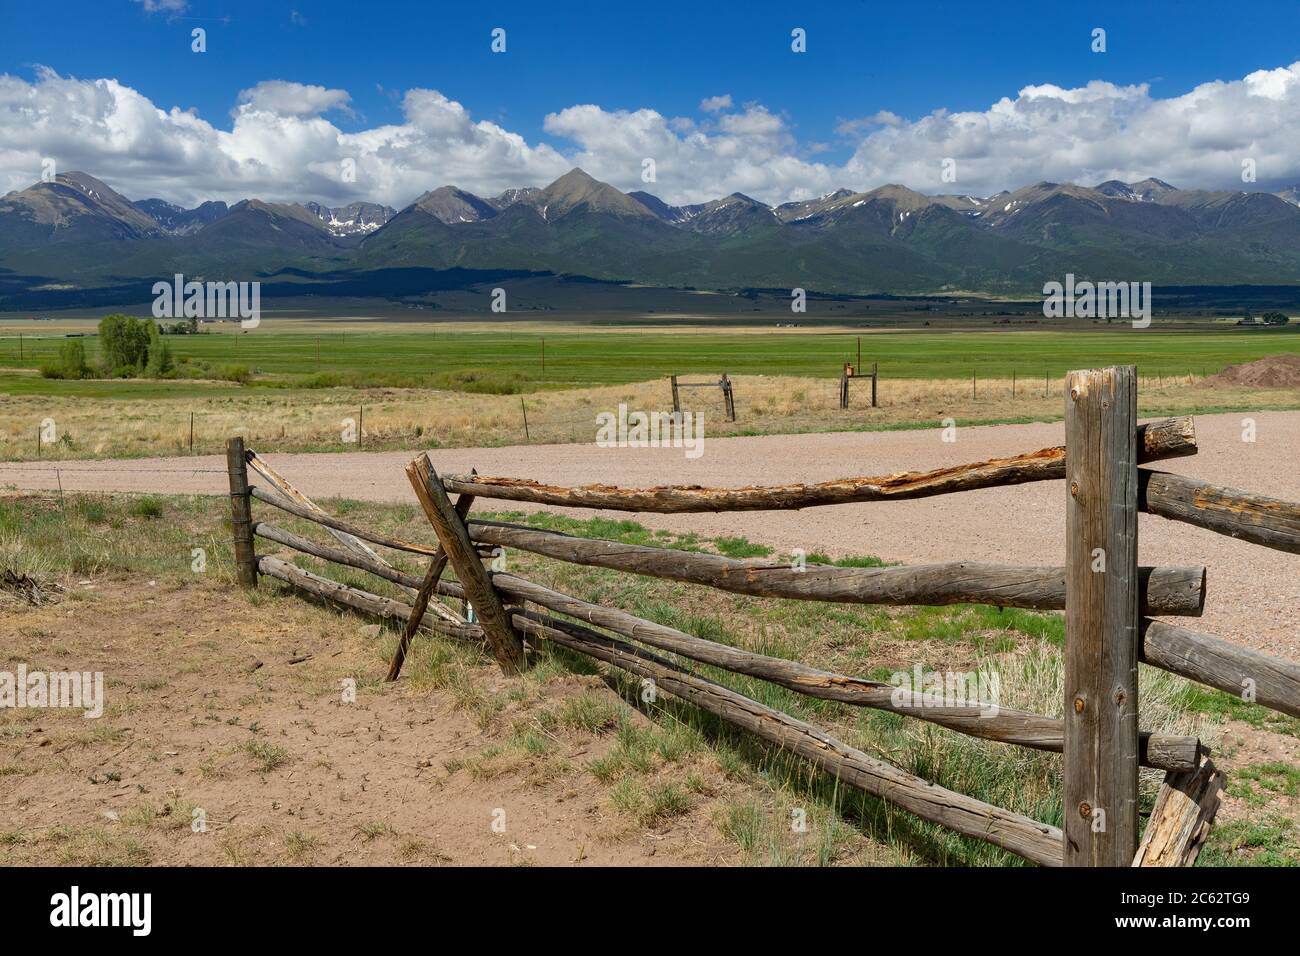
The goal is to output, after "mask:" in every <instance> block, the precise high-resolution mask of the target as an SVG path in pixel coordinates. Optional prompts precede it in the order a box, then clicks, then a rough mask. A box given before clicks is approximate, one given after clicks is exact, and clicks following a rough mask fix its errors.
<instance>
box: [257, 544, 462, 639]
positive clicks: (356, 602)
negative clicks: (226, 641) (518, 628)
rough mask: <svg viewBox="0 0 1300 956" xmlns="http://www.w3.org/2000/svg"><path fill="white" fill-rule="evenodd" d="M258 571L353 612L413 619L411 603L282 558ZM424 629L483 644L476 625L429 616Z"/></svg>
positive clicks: (262, 562) (266, 560)
mask: <svg viewBox="0 0 1300 956" xmlns="http://www.w3.org/2000/svg"><path fill="white" fill-rule="evenodd" d="M257 568H258V570H259V571H260V572H261V573H262V574H265V575H268V576H270V577H273V578H278V579H279V580H281V581H284V582H286V583H287V584H292V585H293V586H294V587H296V588H299V589H300V590H303V591H306V592H307V593H308V594H313V595H315V596H316V597H319V598H322V599H324V600H326V601H331V602H333V603H334V604H338V605H342V606H343V607H347V608H351V609H352V610H354V611H360V612H362V613H364V614H370V615H373V616H375V617H378V618H382V619H383V620H396V621H405V620H407V619H408V618H409V617H410V616H411V606H410V605H409V604H403V603H402V602H401V601H394V600H393V599H392V598H386V597H381V596H380V595H378V594H371V593H370V592H369V591H362V590H361V589H360V588H354V587H349V586H348V585H346V584H340V583H339V582H338V581H331V580H330V579H329V578H324V577H321V576H320V575H319V574H312V573H311V572H310V571H304V570H303V569H302V568H299V567H296V566H295V565H292V564H290V563H289V562H287V561H281V560H280V559H279V558H272V557H269V556H263V557H260V558H258V561H257ZM422 626H424V627H426V628H428V629H429V630H431V631H435V632H437V633H439V634H446V635H447V636H449V637H456V638H460V639H462V640H469V641H482V639H483V630H482V628H480V627H477V626H476V625H474V624H452V623H450V622H448V621H444V620H442V619H440V618H437V617H434V616H432V615H428V614H426V615H425V617H424V621H423V622H422Z"/></svg>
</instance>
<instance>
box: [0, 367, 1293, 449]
mask: <svg viewBox="0 0 1300 956" xmlns="http://www.w3.org/2000/svg"><path fill="white" fill-rule="evenodd" d="M732 380H733V382H734V384H735V395H736V407H737V416H738V419H739V420H738V421H737V422H734V423H728V422H725V421H723V411H722V398H721V394H720V393H719V392H717V391H715V390H712V389H697V390H692V391H690V392H684V393H683V395H684V396H685V400H686V401H687V402H688V403H689V404H688V405H687V406H686V408H687V409H688V410H691V411H697V412H701V413H702V414H703V415H704V423H705V429H706V434H708V435H712V436H719V435H738V434H756V433H757V434H766V433H790V432H803V431H834V430H841V429H846V430H852V429H875V428H890V427H909V426H929V425H935V424H937V423H939V422H942V421H943V420H944V419H946V418H953V419H956V420H957V421H959V422H963V423H967V422H997V421H1043V420H1053V419H1057V418H1059V417H1060V415H1061V393H1060V389H1061V383H1060V381H1058V380H1052V381H1050V382H1048V383H1046V384H1047V389H1046V394H1045V388H1044V385H1045V383H1044V382H1043V381H1042V380H1041V379H1039V380H1025V379H1021V380H1019V381H1017V382H1016V383H1015V394H1014V396H1013V394H1012V382H1011V381H1010V380H1009V379H1007V380H997V379H990V380H985V381H979V382H977V383H976V387H975V394H974V396H973V397H972V393H971V382H970V380H969V379H962V380H944V379H891V378H886V379H882V380H881V383H880V391H879V400H880V407H879V408H876V409H871V408H870V407H869V405H870V388H871V386H870V381H869V380H868V379H858V380H855V381H854V382H853V383H852V386H851V390H850V407H849V408H848V409H847V410H841V409H840V408H839V407H838V404H839V401H838V392H839V382H838V380H835V379H827V378H804V377H794V376H769V375H740V376H734V377H733V379H732ZM1140 394H1141V401H1142V409H1141V410H1142V411H1143V413H1145V414H1157V413H1166V412H1187V413H1193V412H1198V411H1201V412H1203V411H1206V410H1210V409H1216V408H1217V409H1234V408H1242V409H1247V408H1252V409H1256V410H1258V409H1259V408H1261V407H1297V406H1300V389H1248V388H1211V387H1206V386H1203V385H1202V384H1201V383H1200V381H1199V380H1193V378H1192V377H1191V376H1183V377H1181V378H1178V379H1170V378H1164V379H1159V380H1157V379H1151V380H1146V379H1144V380H1143V382H1142V385H1141V392H1140ZM522 403H523V406H526V408H527V415H528V432H527V440H528V441H531V442H533V443H537V444H541V443H563V442H587V441H591V440H593V438H594V436H595V434H596V429H597V424H596V416H597V415H598V414H599V413H601V412H615V411H617V409H618V406H619V404H621V403H625V404H626V405H627V406H628V409H629V410H630V411H637V410H643V411H667V410H669V409H670V408H671V398H670V392H669V387H668V383H667V381H666V380H656V381H650V382H641V383H636V384H631V385H606V386H598V387H593V388H579V389H566V390H559V391H546V392H537V393H533V394H530V395H526V396H523V398H522ZM362 406H364V422H363V427H364V433H363V436H362V437H363V441H364V447H365V448H367V449H381V448H406V447H422V448H427V447H430V446H433V447H464V446H484V445H488V446H490V445H511V444H521V443H523V442H524V441H525V431H524V419H523V415H524V410H523V407H521V397H520V396H518V395H479V394H468V393H463V392H449V391H437V390H432V389H394V388H330V389H268V388H256V387H253V388H246V389H243V390H242V391H241V392H240V393H239V394H237V395H236V396H234V397H225V396H223V397H220V398H217V397H204V395H203V393H202V391H201V390H184V391H183V390H182V389H181V388H178V389H177V394H176V397H174V398H172V397H163V398H157V397H151V398H149V399H132V398H95V399H91V398H85V397H57V398H56V397H31V396H0V459H7V460H26V459H32V458H35V457H37V449H36V434H37V430H38V428H39V427H40V425H41V422H42V421H44V420H46V419H52V420H53V421H54V423H55V427H56V432H55V434H56V440H55V441H54V442H53V443H47V444H44V445H42V446H41V449H40V457H41V458H45V459H74V458H87V457H106V458H117V457H133V456H142V455H176V454H185V453H187V452H188V450H189V427H190V413H191V412H194V414H195V436H194V447H195V451H196V452H198V453H216V452H219V451H220V450H221V448H222V442H223V441H224V440H225V437H226V436H228V435H231V434H235V433H241V434H243V435H244V436H245V438H246V439H247V440H248V441H249V442H250V443H252V444H254V445H256V447H258V448H259V449H262V450H264V451H331V450H335V451H346V450H355V449H356V447H357V446H356V444H355V440H352V441H351V442H349V441H345V431H347V430H348V429H349V428H351V429H352V430H353V431H355V427H356V425H357V423H358V420H359V419H362V417H363V416H362V414H361V408H362Z"/></svg>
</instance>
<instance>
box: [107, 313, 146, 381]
mask: <svg viewBox="0 0 1300 956" xmlns="http://www.w3.org/2000/svg"><path fill="white" fill-rule="evenodd" d="M149 325H154V323H153V322H149V323H145V322H144V321H142V320H140V319H135V318H132V317H131V316H129V315H121V314H120V313H119V314H117V315H107V316H105V317H104V318H102V319H100V320H99V355H100V361H101V363H102V364H103V366H104V371H106V372H109V373H126V374H128V375H130V374H137V373H139V372H140V371H141V370H143V368H144V365H145V362H146V361H147V360H148V356H149V329H148V326H149Z"/></svg>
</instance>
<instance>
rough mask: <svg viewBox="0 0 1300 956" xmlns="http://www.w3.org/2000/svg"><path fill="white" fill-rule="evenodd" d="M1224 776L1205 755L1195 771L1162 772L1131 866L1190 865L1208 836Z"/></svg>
mask: <svg viewBox="0 0 1300 956" xmlns="http://www.w3.org/2000/svg"><path fill="white" fill-rule="evenodd" d="M1223 783H1224V777H1223V773H1222V771H1219V770H1216V769H1215V767H1214V764H1213V763H1211V762H1210V760H1209V759H1208V758H1207V759H1206V760H1205V762H1204V763H1202V764H1201V765H1200V766H1199V767H1197V768H1196V769H1194V770H1190V771H1185V772H1182V773H1170V774H1166V775H1165V782H1164V783H1163V784H1162V785H1161V787H1160V793H1159V794H1157V796H1156V804H1155V807H1153V808H1152V810H1151V819H1150V821H1149V822H1148V823H1147V828H1146V830H1145V831H1144V832H1143V834H1142V843H1141V844H1140V845H1139V846H1138V851H1137V854H1136V855H1135V856H1134V857H1133V865H1134V866H1191V865H1192V864H1194V863H1195V862H1196V858H1197V856H1199V855H1200V852H1201V846H1202V845H1203V844H1204V843H1205V838H1206V837H1208V836H1209V835H1210V827H1211V825H1213V823H1214V817H1215V814H1216V813H1218V811H1219V804H1220V802H1221V796H1222V793H1223Z"/></svg>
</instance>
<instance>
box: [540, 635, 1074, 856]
mask: <svg viewBox="0 0 1300 956" xmlns="http://www.w3.org/2000/svg"><path fill="white" fill-rule="evenodd" d="M515 621H516V623H517V624H518V626H519V627H520V628H521V629H522V630H525V631H527V632H529V633H531V634H535V635H537V636H540V637H543V638H546V639H548V640H551V641H554V642H555V643H557V644H561V645H563V646H565V647H568V648H570V649H572V650H575V651H578V652H580V653H583V654H587V655H589V656H591V657H595V658H596V659H598V660H602V661H604V662H606V663H607V664H611V665H613V666H615V667H618V668H621V669H623V670H626V671H629V672H631V673H633V674H635V675H637V676H638V677H642V678H649V679H650V680H652V681H654V684H655V687H656V689H657V690H660V691H663V692H664V693H667V694H670V695H672V696H674V697H677V698H679V699H681V700H684V701H686V702H687V703H690V704H694V705H695V706H696V707H699V708H700V709H702V710H707V711H708V712H709V713H712V714H716V715H717V716H718V717H721V718H722V719H723V720H726V721H728V722H729V723H732V724H735V725H736V726H738V727H741V728H743V729H745V730H748V731H750V732H751V733H753V734H755V735H757V736H759V737H762V738H763V739H764V740H767V741H770V742H771V743H773V744H776V745H777V746H778V747H780V748H781V749H783V750H788V751H790V752H791V753H795V754H798V755H799V756H801V757H803V758H805V759H806V760H808V761H809V762H810V763H812V764H814V765H815V766H817V767H819V768H820V769H822V770H824V771H826V772H827V773H830V774H832V775H834V776H835V777H837V778H838V779H840V780H842V781H844V782H845V783H848V784H851V785H852V786H855V787H857V788H859V789H861V790H864V791H866V792H867V793H870V794H872V795H874V796H877V797H880V798H881V799H883V800H887V801H889V802H890V803H893V804H895V805H897V806H899V807H902V808H903V809H904V810H907V811H909V812H910V813H914V814H916V815H917V816H918V817H921V818H922V819H924V820H929V821H931V822H933V823H938V824H940V825H941V826H945V827H947V828H948V829H950V830H955V831H956V832H958V833H962V834H965V835H966V836H970V837H975V838H976V839H980V840H987V841H988V842H989V843H992V844H994V845H995V846H1000V847H1002V848H1003V849H1006V850H1009V851H1011V852H1012V853H1015V854H1017V855H1019V856H1022V857H1024V858H1025V859H1028V860H1032V861H1033V862H1035V863H1040V864H1042V865H1044V866H1059V865H1060V864H1061V854H1062V843H1061V831H1060V830H1058V829H1057V828H1056V827H1053V826H1049V825H1048V824H1046V823H1039V822H1038V821H1037V820H1033V819H1030V818H1029V817H1026V816H1024V815H1022V814H1019V813H1013V812H1011V811H1010V810H1003V809H1001V808H1000V807H995V806H993V805H992V804H988V803H985V802H983V801H982V800H976V799H975V798H974V797H968V796H965V795H964V794H960V793H956V792H955V791H952V790H948V789H945V788H944V787H940V786H938V785H936V784H933V783H929V782H927V781H925V780H922V779H921V778H920V777H917V776H914V775H912V774H910V773H907V772H906V771H904V770H900V769H899V768H897V767H895V766H893V765H892V764H887V763H885V762H884V761H881V760H877V759H875V758H874V757H871V756H868V755H867V754H865V753H863V752H862V751H860V750H857V749H855V748H853V747H850V746H848V745H847V744H845V743H842V742H841V741H839V740H837V739H835V738H834V737H832V736H830V735H829V734H826V733H824V732H822V731H820V730H818V729H817V728H815V727H813V726H811V725H810V724H806V723H804V722H803V721H801V720H798V719H796V718H794V717H791V716H789V715H787V714H783V713H781V712H780V711H777V710H773V709H772V708H770V707H766V706H764V705H763V704H760V703H758V702H757V701H754V700H751V699H750V698H748V697H745V696H744V695H743V694H738V693H736V692H735V691H733V690H730V689H728V688H726V687H723V686H722V685H721V684H716V683H714V682H713V681H710V680H706V679H704V678H702V677H697V676H696V675H694V674H691V673H690V672H688V671H685V670H683V669H681V668H679V667H677V666H676V665H675V664H672V663H670V662H668V661H666V660H664V659H663V658H661V657H658V656H656V655H654V654H651V653H649V652H648V651H643V650H640V649H639V648H635V647H633V646H632V645H630V644H626V643H624V642H622V641H619V640H615V639H614V638H610V637H606V636H604V635H602V634H597V633H595V632H593V631H591V630H589V629H587V628H583V627H581V626H580V625H574V624H570V623H569V622H567V621H560V620H556V619H554V618H547V619H545V623H542V622H541V621H538V620H536V619H535V618H533V617H525V616H523V615H516V616H515Z"/></svg>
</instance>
